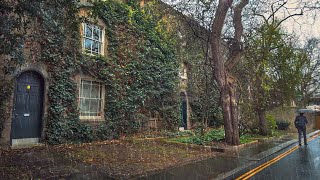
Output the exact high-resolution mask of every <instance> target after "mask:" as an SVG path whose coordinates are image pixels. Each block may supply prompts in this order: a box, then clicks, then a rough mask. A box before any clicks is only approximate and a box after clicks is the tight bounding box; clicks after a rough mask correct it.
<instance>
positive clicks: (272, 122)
mask: <svg viewBox="0 0 320 180" xmlns="http://www.w3.org/2000/svg"><path fill="white" fill-rule="evenodd" d="M266 119H267V130H268V134H270V135H273V134H274V132H275V130H276V127H277V124H276V119H275V118H274V117H273V116H271V115H267V117H266Z"/></svg>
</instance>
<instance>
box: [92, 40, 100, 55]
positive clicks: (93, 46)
mask: <svg viewBox="0 0 320 180" xmlns="http://www.w3.org/2000/svg"><path fill="white" fill-rule="evenodd" d="M99 46H100V43H99V42H97V41H94V42H93V44H92V51H93V52H95V53H100V52H99Z"/></svg>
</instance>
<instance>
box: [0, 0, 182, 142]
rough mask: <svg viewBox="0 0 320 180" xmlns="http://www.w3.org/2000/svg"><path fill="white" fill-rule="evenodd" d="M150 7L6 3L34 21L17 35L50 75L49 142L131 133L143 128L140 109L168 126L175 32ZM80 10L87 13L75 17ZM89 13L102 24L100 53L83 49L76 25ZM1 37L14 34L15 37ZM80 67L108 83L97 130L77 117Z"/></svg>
mask: <svg viewBox="0 0 320 180" xmlns="http://www.w3.org/2000/svg"><path fill="white" fill-rule="evenodd" d="M155 6H157V4H156V3H155V2H150V3H149V4H147V5H146V6H144V7H143V8H142V7H140V6H139V4H137V3H136V2H134V1H128V2H126V3H121V2H118V1H112V0H106V1H94V2H92V6H85V5H83V4H81V3H79V2H78V1H76V0H56V1H51V0H43V1H37V0H31V1H17V2H16V3H14V4H11V6H10V8H11V9H12V11H11V12H14V10H15V9H19V12H22V14H23V17H24V19H28V23H29V24H31V26H29V27H25V28H24V30H26V31H27V32H28V33H25V34H23V35H22V37H23V38H24V39H26V41H23V42H22V45H25V44H27V43H26V42H32V43H31V45H30V44H29V46H28V50H29V51H30V53H29V55H30V57H28V58H26V57H24V58H25V59H28V61H30V60H32V61H33V62H43V63H44V64H45V65H46V66H47V70H48V73H49V79H48V83H49V84H48V86H49V87H48V105H49V107H48V113H47V116H46V117H45V121H44V122H45V134H46V136H45V137H46V140H47V142H48V143H51V144H58V143H65V142H87V141H91V140H94V139H104V138H110V137H112V136H113V137H115V136H116V135H117V134H120V135H124V134H127V133H132V132H135V131H136V130H138V129H139V128H140V126H141V123H140V122H139V121H138V120H139V119H138V118H137V117H139V116H137V114H143V115H144V116H155V117H158V118H160V119H162V120H163V122H165V123H164V125H165V126H166V127H167V128H172V127H174V126H175V125H176V124H177V121H178V103H177V97H178V93H177V85H178V81H177V80H178V79H177V77H178V73H177V71H178V63H177V60H176V56H175V41H174V39H175V38H174V37H173V36H172V35H171V34H170V32H169V31H167V28H166V26H167V25H166V22H165V21H164V20H163V19H162V17H160V16H159V14H157V13H155V12H153V11H151V10H152V8H154V7H155ZM80 9H81V10H85V11H86V12H87V14H88V16H87V17H82V16H80V15H79V10H80ZM93 17H98V18H101V19H103V21H104V23H105V24H106V32H105V34H106V36H107V41H108V46H107V48H108V53H107V56H105V57H104V56H91V55H90V56H89V55H86V54H83V53H82V52H81V51H80V49H81V44H80V42H81V36H80V33H79V30H80V24H81V22H84V21H90V20H92V19H93ZM6 23H9V24H10V22H6ZM19 27H22V25H19ZM10 31H12V29H11V30H9V32H10ZM6 36H8V37H9V38H8V39H9V40H10V38H11V39H15V37H14V36H13V35H10V34H7V35H6ZM0 37H2V36H0ZM9 52H12V50H11V51H10V50H9ZM1 53H2V52H1ZM33 53H38V56H35V55H34V54H33ZM2 54H4V53H2ZM32 54H33V55H32ZM23 55H24V54H22V56H23ZM14 67H15V66H14ZM80 72H84V73H88V74H89V75H92V76H94V77H96V78H98V79H100V80H102V81H103V82H104V83H105V85H106V100H105V102H106V104H105V118H106V121H105V124H102V125H101V126H99V127H98V129H97V130H94V128H92V126H90V125H88V124H86V123H83V122H81V121H80V120H79V112H78V104H77V97H76V96H77V95H76V93H77V88H76V82H74V81H73V80H72V77H74V76H75V75H77V74H78V73H80ZM0 105H1V104H0ZM95 131H96V132H95ZM104 134H105V135H104Z"/></svg>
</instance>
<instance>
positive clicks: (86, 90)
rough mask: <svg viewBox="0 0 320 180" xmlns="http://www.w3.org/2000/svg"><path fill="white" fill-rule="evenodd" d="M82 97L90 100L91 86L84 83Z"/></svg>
mask: <svg viewBox="0 0 320 180" xmlns="http://www.w3.org/2000/svg"><path fill="white" fill-rule="evenodd" d="M81 88H82V89H81V97H85V98H90V84H87V83H82V86H81Z"/></svg>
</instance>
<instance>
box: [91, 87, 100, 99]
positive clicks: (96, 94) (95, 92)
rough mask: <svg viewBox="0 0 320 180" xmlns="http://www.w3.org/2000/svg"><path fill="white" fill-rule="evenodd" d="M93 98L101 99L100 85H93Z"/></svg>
mask: <svg viewBox="0 0 320 180" xmlns="http://www.w3.org/2000/svg"><path fill="white" fill-rule="evenodd" d="M91 98H100V86H99V85H98V84H93V85H92V91H91Z"/></svg>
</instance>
